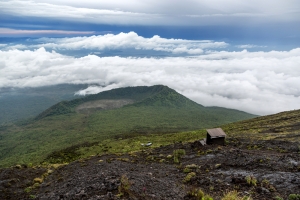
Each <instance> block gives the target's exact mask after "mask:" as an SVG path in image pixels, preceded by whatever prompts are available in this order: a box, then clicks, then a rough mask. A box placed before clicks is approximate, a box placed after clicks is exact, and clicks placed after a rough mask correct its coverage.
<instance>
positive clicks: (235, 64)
mask: <svg viewBox="0 0 300 200" xmlns="http://www.w3.org/2000/svg"><path fill="white" fill-rule="evenodd" d="M120 37H121V38H120ZM103 38H106V39H107V42H104V39H103ZM42 40H44V41H46V43H44V46H49V45H52V47H51V48H52V49H55V48H57V49H59V48H75V49H76V48H91V49H93V48H99V49H107V48H113V49H122V48H132V47H134V48H150V49H155V48H159V49H165V50H166V49H167V50H168V51H170V53H171V54H173V53H174V51H175V50H176V49H179V48H183V49H185V51H187V52H188V51H190V50H193V49H196V50H197V53H194V54H193V56H190V57H189V56H185V57H182V56H180V57H176V56H175V57H164V58H157V57H150V58H145V57H144V58H141V57H118V56H115V57H98V56H96V55H88V56H83V57H79V58H75V57H73V56H66V55H63V54H60V53H56V52H55V51H46V50H45V48H44V47H42V46H43V44H40V46H39V47H38V48H37V49H36V50H21V49H15V48H14V49H6V50H4V49H2V50H0V89H1V88H3V87H38V86H45V85H54V84H61V83H88V84H91V85H92V86H91V87H89V88H87V89H85V90H83V91H80V92H78V93H79V94H82V95H84V94H92V93H98V92H101V91H104V90H108V89H112V88H117V87H125V86H138V85H149V86H150V85H155V84H164V85H167V86H169V87H171V88H173V89H175V90H177V91H178V92H180V93H182V94H184V95H186V96H187V97H189V98H191V99H193V100H194V101H196V102H198V103H200V104H202V105H205V106H222V107H228V108H235V109H239V110H243V111H247V112H250V113H254V114H261V115H263V114H271V113H276V112H280V111H285V110H291V109H300V70H299V66H300V48H297V49H293V50H290V51H270V52H262V51H261V52H248V51H247V50H241V51H238V52H229V51H224V50H222V49H220V50H215V49H214V48H216V47H217V48H218V47H219V45H220V46H221V47H222V46H224V45H225V46H226V45H229V44H226V43H224V42H219V43H216V42H214V41H194V42H193V41H188V40H173V39H165V38H160V37H158V36H155V37H152V38H143V37H140V36H138V35H136V34H135V33H127V34H125V33H124V34H119V35H111V34H108V35H105V36H92V37H85V38H79V37H75V38H65V39H41V40H40V42H41V41H42ZM51 40H53V41H55V42H53V44H51V42H50V41H51ZM82 41H83V42H82ZM93 41H94V42H93ZM99 41H102V42H99ZM132 42H133V44H134V45H132ZM6 46H7V45H6V44H2V45H1V47H2V48H6ZM203 49H204V50H203ZM97 85H102V86H103V87H100V86H97Z"/></svg>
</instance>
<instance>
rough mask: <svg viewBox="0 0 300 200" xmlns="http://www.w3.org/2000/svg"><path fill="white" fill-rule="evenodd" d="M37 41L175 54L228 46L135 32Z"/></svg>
mask: <svg viewBox="0 0 300 200" xmlns="http://www.w3.org/2000/svg"><path fill="white" fill-rule="evenodd" d="M37 41H38V42H42V44H39V45H36V46H35V47H38V48H39V47H45V48H50V49H54V50H62V49H63V50H79V49H93V50H111V49H113V50H115V49H136V50H154V51H165V52H170V53H174V54H179V53H187V54H201V53H203V49H213V48H225V47H227V46H228V44H227V43H225V42H215V41H211V40H183V39H166V38H161V37H159V36H157V35H156V36H153V37H152V38H144V37H142V36H139V35H137V34H136V33H135V32H129V33H120V34H117V35H113V34H106V35H98V36H90V37H72V38H42V39H39V40H37Z"/></svg>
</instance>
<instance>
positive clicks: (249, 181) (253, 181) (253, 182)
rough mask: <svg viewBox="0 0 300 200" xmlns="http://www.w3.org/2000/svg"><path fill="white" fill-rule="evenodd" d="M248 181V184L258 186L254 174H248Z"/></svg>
mask: <svg viewBox="0 0 300 200" xmlns="http://www.w3.org/2000/svg"><path fill="white" fill-rule="evenodd" d="M245 179H246V181H247V184H248V185H250V186H251V185H253V186H256V185H257V179H256V178H255V177H254V176H246V178H245Z"/></svg>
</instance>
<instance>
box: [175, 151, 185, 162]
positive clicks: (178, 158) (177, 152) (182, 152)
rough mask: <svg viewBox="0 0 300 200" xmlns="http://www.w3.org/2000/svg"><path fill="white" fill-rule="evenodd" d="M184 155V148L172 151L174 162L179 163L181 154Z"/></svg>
mask: <svg viewBox="0 0 300 200" xmlns="http://www.w3.org/2000/svg"><path fill="white" fill-rule="evenodd" d="M183 155H185V150H184V149H176V150H174V151H173V157H174V163H179V162H180V158H181V156H183Z"/></svg>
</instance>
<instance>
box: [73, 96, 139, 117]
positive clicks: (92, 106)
mask: <svg viewBox="0 0 300 200" xmlns="http://www.w3.org/2000/svg"><path fill="white" fill-rule="evenodd" d="M133 103H134V101H133V100H132V99H118V100H97V101H89V102H86V103H83V104H81V105H79V106H77V107H76V109H75V110H76V112H77V113H81V114H90V113H92V112H95V111H99V110H111V109H116V108H121V107H123V106H125V105H128V104H133Z"/></svg>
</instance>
